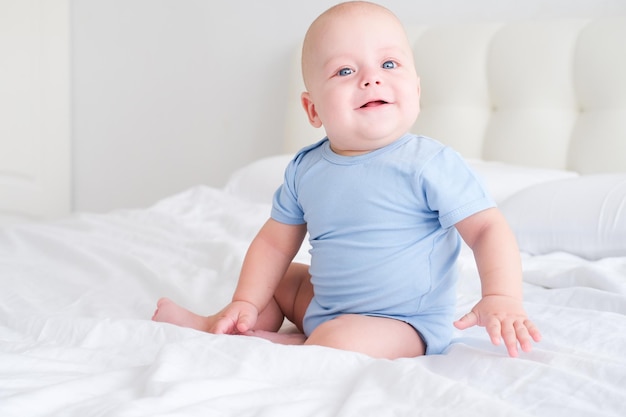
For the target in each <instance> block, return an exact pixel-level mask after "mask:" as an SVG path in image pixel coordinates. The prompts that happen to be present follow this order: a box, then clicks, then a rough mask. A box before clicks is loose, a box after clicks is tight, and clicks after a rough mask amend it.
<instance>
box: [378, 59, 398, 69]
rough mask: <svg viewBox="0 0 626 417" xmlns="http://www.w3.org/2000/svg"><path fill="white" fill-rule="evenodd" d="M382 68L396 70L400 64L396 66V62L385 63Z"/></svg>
mask: <svg viewBox="0 0 626 417" xmlns="http://www.w3.org/2000/svg"><path fill="white" fill-rule="evenodd" d="M382 66H383V68H384V69H394V68H396V67H397V66H398V64H396V63H395V62H394V61H385V62H383V65H382Z"/></svg>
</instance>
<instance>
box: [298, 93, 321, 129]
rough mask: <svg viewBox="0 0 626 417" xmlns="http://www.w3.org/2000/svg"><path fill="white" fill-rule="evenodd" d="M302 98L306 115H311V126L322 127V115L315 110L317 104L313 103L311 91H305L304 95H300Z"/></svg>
mask: <svg viewBox="0 0 626 417" xmlns="http://www.w3.org/2000/svg"><path fill="white" fill-rule="evenodd" d="M300 100H301V102H302V107H303V108H304V111H305V112H306V115H307V116H308V117H309V123H311V126H313V127H322V121H321V120H320V117H319V115H318V114H317V111H316V110H315V104H314V103H313V100H311V95H310V94H309V92H308V91H305V92H304V93H302V95H301V96H300Z"/></svg>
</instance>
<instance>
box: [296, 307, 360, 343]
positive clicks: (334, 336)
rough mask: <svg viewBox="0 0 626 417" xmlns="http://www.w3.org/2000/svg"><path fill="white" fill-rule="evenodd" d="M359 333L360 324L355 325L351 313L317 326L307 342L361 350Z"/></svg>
mask: <svg viewBox="0 0 626 417" xmlns="http://www.w3.org/2000/svg"><path fill="white" fill-rule="evenodd" d="M358 333H359V332H358V326H354V323H352V320H351V316H350V315H344V316H339V317H336V318H334V319H332V320H328V321H325V322H324V323H322V324H320V325H319V326H317V327H316V328H315V330H313V332H311V335H310V336H309V337H308V339H307V341H306V344H307V345H318V346H326V347H331V348H335V349H342V350H352V351H358V350H360V349H359V347H360V346H359V345H360V337H359V335H358Z"/></svg>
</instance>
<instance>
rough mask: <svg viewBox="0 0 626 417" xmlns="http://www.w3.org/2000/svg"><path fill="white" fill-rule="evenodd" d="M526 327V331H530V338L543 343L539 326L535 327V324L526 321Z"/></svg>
mask: <svg viewBox="0 0 626 417" xmlns="http://www.w3.org/2000/svg"><path fill="white" fill-rule="evenodd" d="M524 325H525V326H526V329H527V330H528V334H529V335H530V337H532V338H533V340H534V341H535V342H539V341H541V332H540V331H539V329H538V328H537V326H535V323H533V322H532V321H530V320H526V321H524Z"/></svg>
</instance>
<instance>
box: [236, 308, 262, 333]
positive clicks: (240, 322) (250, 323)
mask: <svg viewBox="0 0 626 417" xmlns="http://www.w3.org/2000/svg"><path fill="white" fill-rule="evenodd" d="M256 318H257V316H256V315H252V314H250V313H248V312H241V313H239V317H237V326H236V327H237V330H238V331H239V332H240V333H245V332H247V331H248V330H252V328H253V327H254V325H255V324H256Z"/></svg>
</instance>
